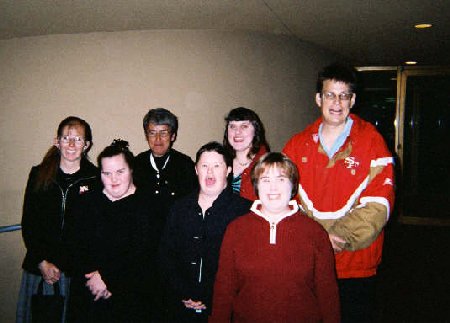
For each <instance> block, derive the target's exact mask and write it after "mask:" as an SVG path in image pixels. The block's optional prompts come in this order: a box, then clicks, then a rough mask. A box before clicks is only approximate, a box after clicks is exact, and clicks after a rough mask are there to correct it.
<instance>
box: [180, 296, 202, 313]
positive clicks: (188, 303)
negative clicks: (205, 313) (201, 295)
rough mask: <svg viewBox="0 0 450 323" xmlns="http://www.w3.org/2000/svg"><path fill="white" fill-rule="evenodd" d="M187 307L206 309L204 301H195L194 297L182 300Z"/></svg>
mask: <svg viewBox="0 0 450 323" xmlns="http://www.w3.org/2000/svg"><path fill="white" fill-rule="evenodd" d="M182 302H183V304H184V306H185V307H186V308H192V309H193V310H196V311H197V310H206V306H205V304H203V303H202V301H193V300H192V299H188V300H182Z"/></svg>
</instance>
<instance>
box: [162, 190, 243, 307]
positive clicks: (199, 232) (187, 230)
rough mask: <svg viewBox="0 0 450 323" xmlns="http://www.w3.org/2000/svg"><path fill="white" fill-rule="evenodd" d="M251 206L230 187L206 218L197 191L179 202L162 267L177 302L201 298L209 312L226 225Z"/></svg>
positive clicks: (169, 227) (165, 241)
mask: <svg viewBox="0 0 450 323" xmlns="http://www.w3.org/2000/svg"><path fill="white" fill-rule="evenodd" d="M250 206H251V202H250V201H248V200H246V199H244V198H241V197H240V196H238V195H237V194H234V193H233V192H232V191H231V189H229V188H227V189H225V190H224V191H223V192H222V193H221V194H220V195H219V197H218V198H217V199H216V201H214V203H213V205H212V206H211V207H210V208H209V209H208V210H207V211H206V214H205V217H204V218H203V215H202V210H201V208H200V206H199V205H198V193H197V192H195V193H193V194H190V195H189V196H187V197H185V198H183V199H181V200H179V201H177V202H175V204H174V205H173V207H172V208H171V210H170V213H169V217H168V219H167V225H166V229H165V231H164V234H163V237H162V241H161V246H160V260H161V267H162V268H161V269H162V272H163V274H164V275H165V277H166V280H167V282H168V285H169V286H168V287H169V289H170V291H171V303H172V304H174V306H176V305H177V304H181V300H183V299H190V298H191V299H193V300H195V301H197V300H201V301H202V302H203V303H204V304H205V305H206V306H207V308H208V310H207V311H208V312H209V310H210V307H211V298H212V292H213V286H214V280H215V276H216V273H217V268H218V262H219V253H220V246H221V244H222V239H223V236H224V234H225V229H226V228H227V226H228V224H229V223H230V222H231V221H232V220H234V219H235V218H237V217H238V216H240V215H243V214H245V213H247V212H248V211H249V208H250Z"/></svg>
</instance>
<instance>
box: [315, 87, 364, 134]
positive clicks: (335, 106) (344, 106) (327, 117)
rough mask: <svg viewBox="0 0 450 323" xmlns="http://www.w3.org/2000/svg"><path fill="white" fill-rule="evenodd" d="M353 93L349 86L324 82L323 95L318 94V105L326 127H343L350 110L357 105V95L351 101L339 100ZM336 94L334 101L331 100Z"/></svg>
mask: <svg viewBox="0 0 450 323" xmlns="http://www.w3.org/2000/svg"><path fill="white" fill-rule="evenodd" d="M349 93H352V91H351V89H350V86H349V84H347V83H344V82H336V81H334V80H325V81H324V82H323V89H322V93H317V94H316V103H317V105H318V106H319V108H320V110H321V112H322V117H323V124H324V125H325V126H335V127H343V126H344V125H345V122H346V121H347V117H348V115H349V114H350V109H351V108H352V107H353V105H354V104H355V94H353V95H352V96H351V98H350V99H345V98H339V96H341V97H344V96H345V94H349ZM332 94H334V99H332V98H330V97H332V96H333V95H332ZM327 96H328V98H327Z"/></svg>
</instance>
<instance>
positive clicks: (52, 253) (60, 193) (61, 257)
mask: <svg viewBox="0 0 450 323" xmlns="http://www.w3.org/2000/svg"><path fill="white" fill-rule="evenodd" d="M39 167H40V166H35V167H33V168H32V169H31V172H30V175H29V177H28V183H27V188H26V191H25V198H24V204H23V213H22V237H23V240H24V242H25V246H26V248H27V253H26V256H25V259H24V261H23V264H22V268H23V269H25V270H27V271H28V272H31V273H33V274H36V275H40V274H41V273H40V270H39V268H38V264H39V263H40V262H42V261H43V260H47V261H49V262H51V263H53V264H55V265H56V266H57V267H58V268H59V269H60V270H62V271H63V272H66V273H67V271H69V272H70V267H71V264H70V259H71V257H70V254H69V244H70V241H69V238H68V237H69V236H70V234H69V232H71V231H72V230H73V224H74V223H73V216H72V214H73V209H74V207H75V206H77V205H78V203H79V201H80V198H82V196H83V195H85V194H90V192H92V191H95V190H98V189H99V188H100V182H99V179H98V175H99V172H98V169H97V167H95V166H94V165H93V164H92V163H91V162H89V161H87V160H85V159H82V161H81V167H80V170H79V171H78V172H76V173H75V174H74V177H75V181H74V182H73V183H72V185H70V186H69V187H67V188H66V189H63V187H64V185H63V184H62V179H61V175H60V173H58V175H57V177H56V180H55V181H54V182H53V183H51V184H50V186H49V187H48V189H46V190H42V189H41V190H39V191H36V190H35V185H36V179H37V175H38V172H39Z"/></svg>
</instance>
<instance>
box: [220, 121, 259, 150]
mask: <svg viewBox="0 0 450 323" xmlns="http://www.w3.org/2000/svg"><path fill="white" fill-rule="evenodd" d="M227 132H228V142H229V143H230V145H231V147H233V149H234V150H235V151H245V150H248V149H250V148H251V147H252V141H253V137H255V127H254V126H253V124H252V123H251V122H250V121H249V120H243V121H230V122H229V123H228V127H227Z"/></svg>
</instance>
